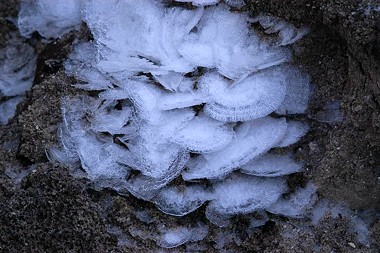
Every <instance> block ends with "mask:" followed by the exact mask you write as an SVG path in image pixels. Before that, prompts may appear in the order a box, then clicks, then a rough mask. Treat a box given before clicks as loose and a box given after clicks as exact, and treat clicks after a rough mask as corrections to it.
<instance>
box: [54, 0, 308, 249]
mask: <svg viewBox="0 0 380 253" xmlns="http://www.w3.org/2000/svg"><path fill="white" fill-rule="evenodd" d="M182 2H192V3H193V4H194V5H195V6H198V7H196V8H194V9H192V10H189V9H185V8H183V7H168V6H167V5H164V4H163V3H162V2H161V1H148V0H141V1H132V0H122V1H120V0H111V1H107V2H105V1H102V0H89V1H84V2H83V5H81V8H82V9H81V12H82V13H83V18H84V21H85V22H86V23H87V25H88V27H89V28H90V30H91V32H92V34H93V36H94V40H93V41H91V42H78V44H76V45H75V50H74V51H73V53H72V54H71V55H70V56H69V59H68V60H67V61H66V63H65V68H66V72H67V74H68V75H73V76H75V77H76V79H77V80H78V84H77V87H79V88H82V89H86V90H96V91H97V94H99V97H98V98H88V97H87V98H86V97H82V98H79V99H78V100H77V101H76V102H75V101H72V102H69V103H63V104H64V105H63V107H62V108H63V114H64V117H63V119H64V123H63V124H62V129H61V137H62V138H61V142H62V143H61V144H62V145H61V147H60V148H56V149H52V150H51V151H50V153H49V154H50V156H51V158H52V159H56V160H58V161H60V162H63V163H71V164H81V167H82V168H83V169H84V170H85V171H86V174H87V177H89V178H90V179H92V180H93V181H94V184H95V185H97V186H98V187H112V188H114V189H116V190H117V191H119V192H121V193H123V194H124V193H125V191H128V192H129V193H130V194H132V195H134V196H135V197H138V198H140V199H143V200H147V201H150V202H152V203H154V204H155V205H156V206H157V208H158V209H160V210H161V211H163V212H165V213H168V214H171V215H176V216H183V215H186V214H188V213H190V212H192V211H194V210H196V209H197V208H199V207H200V206H202V205H208V206H207V208H206V216H207V217H208V218H209V219H210V220H211V221H212V222H213V223H215V224H217V225H220V226H224V225H225V224H226V223H227V222H228V218H229V217H230V216H232V215H236V214H242V213H250V212H260V213H264V214H265V211H266V210H269V211H272V212H273V213H278V214H283V215H288V216H297V215H298V214H301V213H303V210H304V209H303V208H304V207H305V206H307V205H309V203H311V201H309V202H307V201H306V202H307V203H306V202H302V201H299V200H300V199H302V198H303V196H306V197H309V195H310V194H309V195H308V193H310V191H306V193H305V192H303V191H300V192H297V193H296V195H295V196H294V197H291V198H290V199H283V198H282V195H283V194H284V193H286V191H287V186H286V180H285V177H284V176H285V175H288V174H291V173H294V172H298V171H300V170H301V169H302V165H301V164H298V163H295V162H294V161H293V160H292V159H291V154H288V155H274V153H276V152H271V153H267V152H268V151H270V150H271V149H274V148H279V147H286V146H288V145H291V144H293V143H295V142H297V141H298V140H299V139H300V138H301V137H302V136H303V135H304V134H306V132H307V130H308V127H307V125H306V124H304V123H302V122H298V121H294V120H288V119H287V118H286V117H287V115H288V114H302V113H304V112H305V110H306V107H307V101H308V96H309V79H308V77H307V75H305V74H304V73H302V72H301V71H300V70H298V69H297V68H296V67H292V66H290V64H289V63H288V61H289V60H290V59H291V51H290V50H289V49H288V48H287V47H286V45H287V44H290V43H292V42H294V41H296V40H297V39H299V38H300V37H301V35H302V34H303V32H302V30H298V29H297V28H295V27H294V26H292V25H289V24H287V23H285V22H284V21H282V20H277V19H273V20H272V19H269V21H267V22H266V21H265V19H264V18H263V17H262V16H260V17H258V18H256V19H250V18H249V17H248V15H246V14H243V13H237V12H233V11H231V8H230V6H228V5H226V4H224V3H219V4H218V5H216V6H211V7H203V6H204V5H209V4H214V3H216V2H218V1H182ZM224 2H225V3H227V4H230V5H233V6H235V7H238V5H240V4H242V2H244V1H224ZM250 22H259V23H260V24H262V25H263V26H264V28H265V29H267V30H266V31H267V33H276V32H278V33H279V36H277V37H276V36H268V37H270V38H265V39H263V38H262V36H261V35H260V33H259V32H256V31H255V30H254V29H252V28H251V27H250ZM265 22H266V23H265ZM241 172H242V173H241ZM200 179H202V180H200ZM203 180H208V182H209V184H208V186H206V185H203V184H202V183H201V182H204V181H203ZM173 181H174V182H173ZM297 194H298V195H297ZM310 196H311V195H310ZM306 197H305V198H306ZM310 198H311V197H310ZM293 206H295V208H296V209H295V211H294V212H291V211H289V210H290V209H291V208H292V207H293ZM263 217H265V215H263ZM263 220H265V218H264V219H263ZM257 222H258V223H260V222H261V223H262V222H263V221H257ZM257 222H256V223H257ZM256 223H255V221H253V222H252V224H253V225H252V227H254V226H256V225H255V224H256ZM261 223H260V224H261ZM201 227H202V226H201ZM203 230H205V229H203ZM132 232H133V233H137V234H138V233H139V232H138V231H132ZM161 232H162V233H161V235H160V236H158V237H156V238H154V240H156V241H157V243H158V244H159V245H161V246H162V247H167V248H170V247H175V246H178V245H180V244H182V243H185V242H187V241H194V240H197V239H196V238H195V237H194V236H196V235H197V233H198V232H194V230H193V228H184V227H179V228H173V229H163V230H162V231H161ZM199 233H200V232H199ZM200 234H201V233H200ZM199 238H201V237H199Z"/></svg>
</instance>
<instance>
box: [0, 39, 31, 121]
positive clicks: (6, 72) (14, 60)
mask: <svg viewBox="0 0 380 253" xmlns="http://www.w3.org/2000/svg"><path fill="white" fill-rule="evenodd" d="M36 61H37V55H36V53H35V52H34V49H33V48H32V47H31V46H30V45H28V44H27V43H25V42H24V41H22V40H21V39H20V38H19V37H18V36H17V35H16V34H11V38H10V39H9V41H8V44H7V46H6V47H4V48H2V49H1V50H0V124H7V123H8V121H9V119H11V118H12V117H13V116H14V115H15V112H16V107H17V105H18V104H19V103H20V102H21V101H22V100H23V98H24V95H25V93H26V92H27V91H28V90H29V89H30V88H31V87H32V84H33V79H34V74H35V70H36Z"/></svg>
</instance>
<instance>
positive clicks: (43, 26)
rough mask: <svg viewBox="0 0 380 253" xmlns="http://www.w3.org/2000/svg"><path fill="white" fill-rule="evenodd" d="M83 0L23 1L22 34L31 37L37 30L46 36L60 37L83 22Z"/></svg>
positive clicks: (19, 21) (21, 9)
mask: <svg viewBox="0 0 380 253" xmlns="http://www.w3.org/2000/svg"><path fill="white" fill-rule="evenodd" d="M80 5H81V0H54V1H51V0H27V1H21V6H20V13H19V18H18V27H19V30H20V33H21V35H23V36H26V37H30V36H31V34H32V33H33V32H35V31H37V32H38V33H39V34H40V35H41V36H42V37H45V38H59V37H61V36H62V35H63V34H65V33H66V32H68V31H70V30H71V29H73V28H78V27H79V25H80V22H81V14H80Z"/></svg>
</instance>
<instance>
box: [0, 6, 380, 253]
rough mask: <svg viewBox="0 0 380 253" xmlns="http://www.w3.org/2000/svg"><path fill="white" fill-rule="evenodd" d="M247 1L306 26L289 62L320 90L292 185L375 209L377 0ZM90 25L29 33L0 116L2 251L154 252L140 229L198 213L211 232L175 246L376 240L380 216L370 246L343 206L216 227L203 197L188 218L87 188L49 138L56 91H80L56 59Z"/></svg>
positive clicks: (379, 167) (258, 247)
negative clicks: (22, 64) (323, 213)
mask: <svg viewBox="0 0 380 253" xmlns="http://www.w3.org/2000/svg"><path fill="white" fill-rule="evenodd" d="M246 2H248V6H247V7H246V9H247V10H248V11H250V12H251V13H252V14H257V13H259V12H265V13H270V14H273V15H275V16H278V17H282V18H285V19H287V20H289V21H292V22H294V23H295V24H298V25H307V26H309V27H310V28H311V33H310V34H309V35H307V36H306V37H305V38H304V39H303V40H301V41H300V42H298V43H297V44H295V45H294V46H293V49H294V55H295V57H294V64H297V65H299V66H301V68H303V69H304V70H305V71H306V72H308V73H309V74H310V76H311V79H312V82H313V84H314V86H315V92H314V94H313V96H312V100H311V104H310V109H309V111H308V115H307V118H308V121H309V124H310V125H311V131H310V133H309V134H308V135H307V136H306V137H305V138H304V139H303V140H302V141H301V142H300V143H298V144H296V145H294V147H292V148H293V149H294V150H295V151H296V153H297V156H298V158H299V159H302V160H304V161H306V165H307V166H306V171H305V172H304V173H298V174H296V175H293V176H291V177H290V178H289V184H290V186H291V187H292V188H295V187H297V186H299V185H303V184H305V182H306V181H309V180H311V181H313V182H314V183H315V184H317V185H318V187H319V188H318V193H319V195H320V197H323V198H327V199H330V200H332V201H338V202H343V203H346V204H348V205H349V206H350V207H351V208H353V209H358V210H370V209H375V210H377V211H379V210H380V179H379V178H380V131H379V128H380V115H379V114H380V36H379V32H380V12H375V11H373V10H371V9H370V8H368V6H371V5H372V6H379V5H380V2H379V1H360V0H351V1H348V0H340V1H333V0H299V1H291V0H274V1H267V0H251V1H246ZM16 3H17V1H11V2H9V1H8V2H7V3H0V47H4V46H5V45H6V41H7V40H8V37H9V36H8V34H9V32H11V31H14V30H15V27H14V26H13V25H12V23H11V22H10V21H9V20H12V19H9V18H8V19H7V18H5V17H12V16H13V17H14V16H15V15H17V11H16ZM368 4H371V5H368ZM88 36H89V35H88V34H87V33H86V29H82V31H81V32H77V33H71V34H68V35H67V36H65V37H64V38H62V39H61V40H58V41H53V42H50V43H48V44H47V45H45V44H43V43H41V42H40V38H39V37H38V35H35V36H33V37H32V38H31V39H30V40H29V42H30V43H31V44H32V45H33V46H34V47H35V48H36V50H37V52H38V54H39V56H38V66H37V73H36V78H35V81H34V85H33V88H32V90H31V91H30V92H29V93H28V96H27V101H25V102H24V103H23V104H21V105H20V106H19V107H18V111H17V115H16V117H15V118H14V119H13V120H11V121H10V123H9V124H8V125H7V126H0V157H1V159H0V251H1V252H136V250H137V249H139V250H138V251H139V252H152V251H153V250H154V249H156V247H157V246H156V243H155V241H154V240H151V239H146V238H158V236H159V234H160V231H161V230H162V226H164V227H176V226H187V227H192V226H195V225H196V224H195V223H194V220H196V221H201V222H203V223H204V224H207V225H208V226H209V233H208V235H207V237H206V238H205V239H204V240H203V241H202V242H195V243H187V244H186V245H184V246H181V247H179V248H177V249H178V251H179V252H189V251H191V250H193V251H194V252H197V251H206V252H220V251H221V250H220V249H218V247H220V245H221V242H222V241H223V242H225V243H224V249H229V250H231V251H232V252H317V251H319V252H378V250H379V247H380V245H379V242H380V221H377V222H375V223H374V224H373V225H372V226H371V227H370V229H371V232H372V244H371V247H365V246H361V245H358V244H357V243H356V242H355V239H354V237H353V236H352V235H351V234H350V233H349V225H348V222H347V220H345V219H344V218H338V219H331V218H326V219H325V220H323V221H322V222H321V224H320V225H319V227H318V228H314V227H312V226H311V225H310V224H309V222H307V221H305V220H292V219H285V218H281V217H271V220H270V221H269V222H267V223H266V224H265V225H264V226H262V227H260V228H258V229H255V230H252V231H249V229H248V226H249V218H250V217H249V216H248V217H243V216H241V217H240V216H239V217H235V218H234V219H233V220H232V222H231V225H230V226H229V227H227V228H218V227H216V226H214V225H212V224H210V223H209V222H208V221H207V219H205V218H204V215H203V213H204V210H203V209H202V208H201V209H200V210H198V211H196V212H195V213H192V214H190V215H187V216H185V217H183V218H177V217H171V216H167V215H165V214H163V213H161V212H159V211H157V210H156V208H155V207H154V206H153V205H152V204H149V203H146V202H143V201H140V200H137V199H135V198H133V197H130V196H119V195H117V194H116V193H114V192H112V191H107V190H104V191H102V192H98V191H95V190H91V189H89V187H90V186H91V184H90V183H89V182H87V181H86V180H80V179H75V178H73V177H72V176H71V175H70V173H69V172H68V169H67V168H62V167H59V166H57V165H53V164H51V163H49V162H48V159H47V157H46V152H45V150H46V148H47V147H49V146H51V145H54V144H55V143H56V142H57V140H58V138H57V128H58V126H57V125H58V124H59V122H60V121H61V116H60V98H61V97H62V96H64V95H65V96H71V95H77V94H79V93H82V92H81V91H79V90H76V89H74V88H73V87H72V86H71V84H72V83H73V80H72V79H71V78H69V77H67V76H65V75H64V73H63V72H62V62H63V60H64V58H65V57H66V55H67V54H68V53H69V52H70V50H71V49H72V48H71V43H72V41H73V40H74V39H75V38H80V39H86V38H88ZM20 39H21V38H20ZM0 99H1V98H0ZM336 105H339V106H340V109H339V110H340V112H341V113H342V117H340V116H339V112H338V111H337V110H336V108H337V106H336ZM142 213H144V214H145V215H144V217H145V218H142V216H141V214H142ZM146 217H151V218H149V219H148V218H146ZM136 231H137V232H138V233H137V232H136ZM248 231H249V232H248ZM132 234H133V235H134V236H135V237H133V236H132ZM117 238H119V242H118V240H117ZM118 244H119V246H118Z"/></svg>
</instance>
